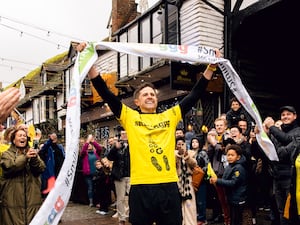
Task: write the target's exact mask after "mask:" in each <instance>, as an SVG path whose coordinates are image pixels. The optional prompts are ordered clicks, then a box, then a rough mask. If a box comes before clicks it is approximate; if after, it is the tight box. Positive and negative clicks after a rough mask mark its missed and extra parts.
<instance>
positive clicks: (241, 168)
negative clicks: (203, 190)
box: [210, 144, 247, 225]
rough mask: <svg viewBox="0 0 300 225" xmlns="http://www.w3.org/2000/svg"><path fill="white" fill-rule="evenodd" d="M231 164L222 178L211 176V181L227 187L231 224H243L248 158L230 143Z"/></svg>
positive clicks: (228, 151) (229, 159) (229, 158)
mask: <svg viewBox="0 0 300 225" xmlns="http://www.w3.org/2000/svg"><path fill="white" fill-rule="evenodd" d="M225 152H226V156H227V161H228V163H229V165H228V166H227V167H226V168H225V170H224V174H223V176H222V178H217V177H211V178H210V183H211V184H214V185H217V186H223V187H225V193H226V196H227V200H228V203H229V207H230V224H231V225H241V224H242V221H243V211H244V208H245V206H246V199H247V194H246V192H247V175H246V174H247V173H246V170H245V165H244V164H245V163H246V159H245V157H244V156H243V155H242V149H241V147H240V146H238V145H236V144H229V145H227V146H226V148H225Z"/></svg>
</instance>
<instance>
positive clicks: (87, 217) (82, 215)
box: [59, 202, 271, 225]
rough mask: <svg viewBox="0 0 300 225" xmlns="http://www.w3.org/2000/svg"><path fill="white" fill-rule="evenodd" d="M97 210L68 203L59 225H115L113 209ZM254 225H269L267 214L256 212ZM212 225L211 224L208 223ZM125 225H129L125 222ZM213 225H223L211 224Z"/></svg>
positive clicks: (208, 212) (220, 224) (218, 224)
mask: <svg viewBox="0 0 300 225" xmlns="http://www.w3.org/2000/svg"><path fill="white" fill-rule="evenodd" d="M96 210H97V208H95V207H89V206H88V205H84V204H78V203H73V202H69V204H68V206H67V208H66V209H65V212H64V214H63V216H62V222H61V223H59V224H60V225H117V224H118V219H115V218H112V217H111V216H112V215H113V214H114V213H115V211H114V210H113V209H111V210H110V212H109V214H108V215H105V216H102V215H99V214H97V213H96ZM257 214H258V215H257V224H256V225H271V222H270V221H269V220H267V219H266V218H267V217H268V213H266V212H262V211H258V213H257ZM207 216H208V218H209V216H210V210H207ZM209 224H212V223H209ZM126 225H130V223H129V222H126ZM213 225H223V223H213Z"/></svg>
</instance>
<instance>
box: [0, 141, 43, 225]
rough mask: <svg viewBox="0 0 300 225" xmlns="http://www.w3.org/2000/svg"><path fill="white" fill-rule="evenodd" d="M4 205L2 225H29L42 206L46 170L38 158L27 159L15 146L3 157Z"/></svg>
mask: <svg viewBox="0 0 300 225" xmlns="http://www.w3.org/2000/svg"><path fill="white" fill-rule="evenodd" d="M0 164H1V167H2V169H3V177H2V178H1V183H2V185H1V189H0V201H1V204H0V205H1V214H0V216H1V217H2V218H0V221H1V224H2V225H28V224H29V223H30V221H31V220H32V219H33V217H34V216H35V214H36V213H37V211H38V210H39V208H40V206H41V204H42V198H41V179H40V175H41V173H42V172H43V171H44V170H45V168H46V166H45V163H44V162H43V160H42V159H41V158H40V157H39V156H37V157H35V158H30V159H27V158H26V155H25V154H20V153H19V154H17V148H16V147H15V146H14V145H12V146H11V147H10V148H9V149H8V150H7V151H5V152H4V153H3V154H2V157H1V160H0Z"/></svg>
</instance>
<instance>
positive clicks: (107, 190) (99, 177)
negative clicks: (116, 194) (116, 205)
mask: <svg viewBox="0 0 300 225" xmlns="http://www.w3.org/2000/svg"><path fill="white" fill-rule="evenodd" d="M95 165H96V172H95V174H94V176H93V185H94V192H95V193H94V199H95V201H96V202H97V203H99V204H100V208H99V209H98V210H97V211H96V213H98V214H100V215H107V214H108V207H109V206H110V204H111V186H110V182H111V179H110V168H109V166H105V165H104V163H103V162H102V161H101V160H99V159H98V160H96V162H95Z"/></svg>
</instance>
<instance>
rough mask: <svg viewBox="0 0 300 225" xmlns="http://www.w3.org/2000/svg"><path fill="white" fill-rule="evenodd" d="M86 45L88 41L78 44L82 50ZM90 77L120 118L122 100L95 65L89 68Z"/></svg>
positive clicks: (99, 92)
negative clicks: (112, 90) (108, 85)
mask: <svg viewBox="0 0 300 225" xmlns="http://www.w3.org/2000/svg"><path fill="white" fill-rule="evenodd" d="M85 47H86V43H84V42H83V43H80V44H79V45H78V46H77V51H79V52H81V51H83V49H84V48H85ZM88 77H89V78H90V80H91V81H92V84H93V86H94V88H95V89H96V91H97V92H98V94H99V95H100V96H101V97H102V99H103V100H104V101H105V102H107V104H108V105H109V107H110V109H111V110H112V112H113V113H114V115H115V116H116V117H118V118H119V117H120V115H121V109H122V102H121V101H120V99H119V98H118V97H117V96H115V95H114V94H113V93H112V92H111V91H110V90H109V88H108V87H107V85H106V83H105V81H104V80H103V79H102V77H101V76H100V73H99V72H98V71H97V70H96V68H95V67H94V66H92V67H91V69H90V70H89V73H88Z"/></svg>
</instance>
